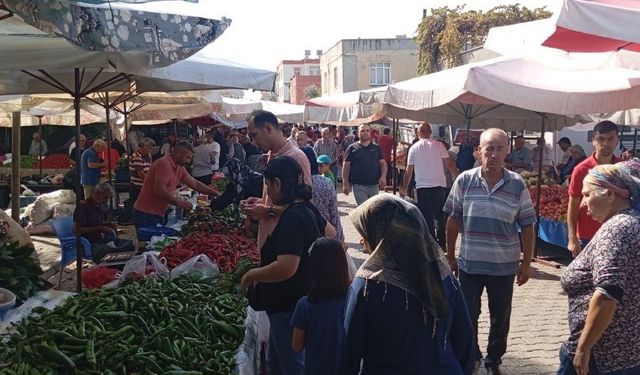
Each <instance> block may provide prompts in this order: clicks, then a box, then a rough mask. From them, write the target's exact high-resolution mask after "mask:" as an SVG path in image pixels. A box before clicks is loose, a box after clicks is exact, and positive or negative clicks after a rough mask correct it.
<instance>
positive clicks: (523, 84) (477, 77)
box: [464, 59, 640, 116]
mask: <svg viewBox="0 0 640 375" xmlns="http://www.w3.org/2000/svg"><path fill="white" fill-rule="evenodd" d="M562 63H564V64H562ZM464 88H465V89H466V90H468V91H470V92H473V93H474V94H477V95H480V96H482V97H485V98H487V99H490V100H493V101H496V102H499V103H504V104H507V105H511V106H518V107H520V108H524V109H528V110H531V111H537V112H544V113H557V114H563V115H569V116H572V115H574V114H588V113H600V112H613V111H618V110H623V109H629V108H634V107H636V106H637V105H638V103H640V71H638V70H633V69H625V68H619V67H609V66H597V65H591V64H586V61H576V60H573V59H565V60H563V61H560V60H551V61H549V62H548V64H543V63H542V62H537V61H532V60H529V59H506V60H502V61H494V62H492V63H486V64H481V65H477V66H474V67H471V68H470V70H469V74H468V77H467V79H466V80H465V84H464Z"/></svg>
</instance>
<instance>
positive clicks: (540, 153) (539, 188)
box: [533, 113, 547, 258]
mask: <svg viewBox="0 0 640 375" xmlns="http://www.w3.org/2000/svg"><path fill="white" fill-rule="evenodd" d="M540 116H542V125H541V129H540V133H541V134H540V137H541V138H542V139H544V133H545V120H546V118H547V116H546V114H544V113H540ZM536 143H537V142H536ZM538 148H540V149H539V150H538V158H539V159H538V183H537V184H536V191H537V196H536V242H538V241H537V240H539V238H540V235H539V233H538V230H539V229H540V198H541V194H540V193H541V191H542V158H543V156H544V148H545V145H542V146H540V145H538ZM537 257H538V246H537V244H536V246H535V247H534V249H533V258H537Z"/></svg>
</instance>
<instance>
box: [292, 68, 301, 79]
mask: <svg viewBox="0 0 640 375" xmlns="http://www.w3.org/2000/svg"><path fill="white" fill-rule="evenodd" d="M293 75H294V76H296V77H297V76H299V75H300V68H293Z"/></svg>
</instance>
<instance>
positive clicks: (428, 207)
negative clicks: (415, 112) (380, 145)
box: [400, 122, 458, 249]
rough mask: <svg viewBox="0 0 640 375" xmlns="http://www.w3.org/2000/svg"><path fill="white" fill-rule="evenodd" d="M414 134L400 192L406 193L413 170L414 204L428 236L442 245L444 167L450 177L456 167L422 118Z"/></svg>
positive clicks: (443, 240) (456, 175) (443, 229)
mask: <svg viewBox="0 0 640 375" xmlns="http://www.w3.org/2000/svg"><path fill="white" fill-rule="evenodd" d="M418 136H419V137H420V140H419V141H417V142H416V143H415V144H414V145H413V146H411V148H410V149H409V156H408V158H407V170H406V172H405V174H404V179H403V181H402V188H401V189H400V196H401V197H404V196H406V195H407V187H408V186H409V183H410V182H411V176H412V175H413V172H414V170H415V173H416V189H417V193H418V194H417V195H418V206H419V207H420V211H421V212H422V215H424V218H425V220H426V221H427V225H429V232H430V233H431V236H432V237H433V238H434V239H436V240H437V241H438V244H440V246H441V247H442V248H443V249H446V233H445V228H446V225H445V224H446V222H445V215H444V213H443V212H442V207H443V206H444V203H445V200H446V199H447V196H446V186H447V180H446V177H445V174H444V167H445V166H446V167H447V169H449V171H450V172H451V177H452V179H453V180H455V179H456V177H458V169H457V168H456V163H455V162H454V161H453V160H451V158H450V157H449V153H448V152H447V150H446V149H445V148H444V146H443V145H442V143H440V142H438V141H434V140H432V139H430V138H431V125H429V124H428V123H426V122H425V123H423V124H422V125H420V127H419V128H418ZM436 228H437V231H436Z"/></svg>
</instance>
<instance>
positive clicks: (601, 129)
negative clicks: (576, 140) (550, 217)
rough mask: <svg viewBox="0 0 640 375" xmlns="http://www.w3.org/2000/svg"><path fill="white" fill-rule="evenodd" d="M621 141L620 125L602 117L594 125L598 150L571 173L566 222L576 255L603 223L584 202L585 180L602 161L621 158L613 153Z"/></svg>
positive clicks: (571, 245)
mask: <svg viewBox="0 0 640 375" xmlns="http://www.w3.org/2000/svg"><path fill="white" fill-rule="evenodd" d="M617 145H618V126H617V125H616V124H614V123H613V122H611V121H601V122H599V123H598V124H597V125H596V126H595V127H594V128H593V146H594V147H595V149H596V151H595V152H594V153H593V155H591V156H590V157H588V158H587V159H585V160H584V161H583V162H582V163H580V164H578V165H577V166H576V167H575V168H574V170H573V172H572V173H571V182H570V183H569V205H568V207H567V226H568V228H567V229H568V232H569V245H568V248H569V251H571V253H572V254H573V256H574V257H576V256H578V254H580V251H582V249H583V248H584V247H585V246H587V244H588V243H589V241H590V240H591V238H593V236H594V235H595V234H596V232H597V231H598V229H600V225H601V224H600V223H599V222H597V221H595V220H593V219H592V218H591V216H589V214H588V213H587V207H586V206H585V205H582V204H581V201H582V182H583V180H584V178H585V177H586V176H587V173H588V172H589V170H590V169H592V168H593V167H595V166H597V165H601V164H615V163H617V162H618V161H620V160H619V159H618V158H617V157H616V156H615V155H614V154H613V151H614V150H615V148H616V146H617Z"/></svg>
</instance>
